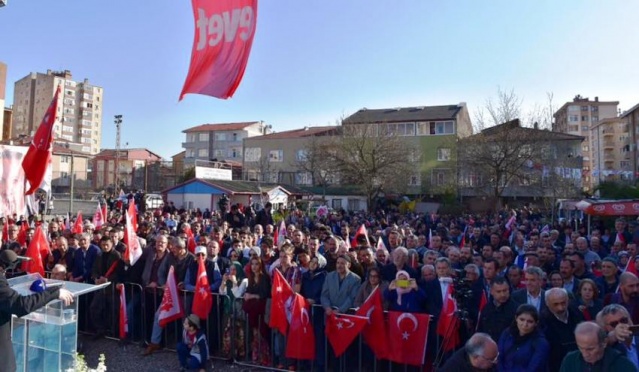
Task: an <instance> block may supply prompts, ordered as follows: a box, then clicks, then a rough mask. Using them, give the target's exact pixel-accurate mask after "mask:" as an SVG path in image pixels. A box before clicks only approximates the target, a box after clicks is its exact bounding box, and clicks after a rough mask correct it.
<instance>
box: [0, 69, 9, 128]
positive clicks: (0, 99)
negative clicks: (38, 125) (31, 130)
mask: <svg viewBox="0 0 639 372" xmlns="http://www.w3.org/2000/svg"><path fill="white" fill-rule="evenodd" d="M6 94H7V65H6V64H4V63H2V62H0V123H2V124H3V125H4V121H5V119H4V115H5V111H6V110H5V105H6V103H5V96H6ZM2 128H3V130H2V133H0V136H2V137H0V141H2V140H3V139H5V138H9V137H5V136H4V126H3V127H2Z"/></svg>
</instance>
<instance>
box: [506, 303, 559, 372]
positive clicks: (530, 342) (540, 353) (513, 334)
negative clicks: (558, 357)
mask: <svg viewBox="0 0 639 372" xmlns="http://www.w3.org/2000/svg"><path fill="white" fill-rule="evenodd" d="M498 350H499V354H498V359H497V370H498V371H500V372H501V371H508V372H518V371H521V372H537V371H539V372H544V371H546V366H547V363H548V355H549V353H550V346H549V344H548V341H546V339H545V338H544V335H543V333H542V332H541V331H540V330H539V313H538V312H537V308H536V307H535V306H533V305H528V304H524V305H520V306H519V307H518V308H517V312H516V313H515V320H514V321H513V324H512V325H511V326H510V327H508V328H506V330H504V332H503V333H502V334H501V337H500V338H499V343H498Z"/></svg>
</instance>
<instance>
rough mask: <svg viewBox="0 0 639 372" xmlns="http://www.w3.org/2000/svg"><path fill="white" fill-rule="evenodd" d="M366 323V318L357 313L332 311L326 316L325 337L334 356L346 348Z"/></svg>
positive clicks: (337, 355)
mask: <svg viewBox="0 0 639 372" xmlns="http://www.w3.org/2000/svg"><path fill="white" fill-rule="evenodd" d="M367 323H368V318H366V317H363V316H358V315H346V314H339V315H335V313H333V314H331V315H329V316H328V317H327V318H326V337H328V341H329V342H330V343H331V346H332V347H333V351H334V352H335V356H336V357H339V356H340V355H342V354H343V353H344V352H345V351H346V349H348V347H349V346H350V345H351V344H352V343H353V341H354V340H355V338H356V337H357V335H359V333H360V332H361V331H362V329H364V327H365V326H366V324H367Z"/></svg>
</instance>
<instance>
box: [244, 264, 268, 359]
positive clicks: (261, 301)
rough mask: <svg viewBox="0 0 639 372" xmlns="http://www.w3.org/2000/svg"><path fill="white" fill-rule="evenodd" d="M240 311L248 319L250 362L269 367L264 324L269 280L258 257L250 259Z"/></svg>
mask: <svg viewBox="0 0 639 372" xmlns="http://www.w3.org/2000/svg"><path fill="white" fill-rule="evenodd" d="M250 263H251V272H250V274H249V275H248V280H247V282H248V283H247V286H246V292H245V293H244V302H243V304H242V310H244V312H245V313H246V316H247V318H248V326H249V328H250V334H251V335H252V337H251V339H252V340H251V351H252V353H253V354H252V358H251V359H252V361H253V362H254V363H256V364H261V365H263V366H267V365H270V364H271V363H270V356H271V352H270V348H269V344H270V340H271V332H270V329H269V328H268V325H267V324H266V321H265V317H266V300H267V299H268V298H269V297H270V296H271V279H270V278H269V276H268V274H267V273H266V269H265V268H264V265H263V264H262V260H261V259H260V258H259V257H252V258H251V261H250Z"/></svg>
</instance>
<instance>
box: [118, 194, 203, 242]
mask: <svg viewBox="0 0 639 372" xmlns="http://www.w3.org/2000/svg"><path fill="white" fill-rule="evenodd" d="M129 217H130V218H131V226H133V231H134V232H136V233H137V232H138V212H137V211H136V210H135V203H134V202H133V201H132V202H130V203H129ZM192 234H193V233H191V235H192Z"/></svg>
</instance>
